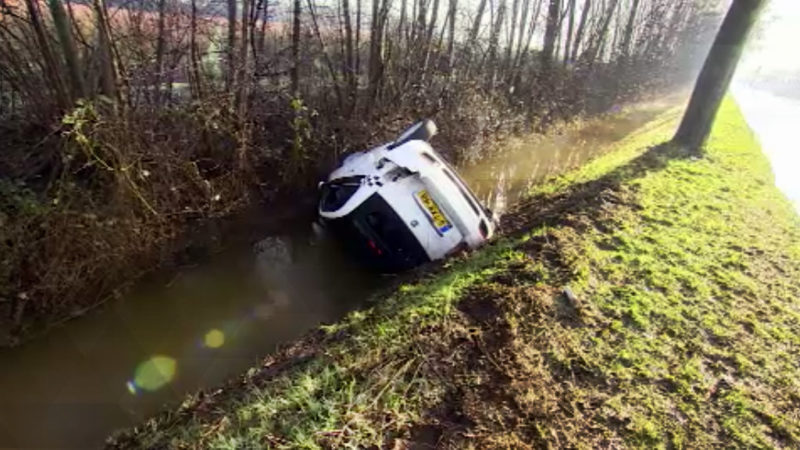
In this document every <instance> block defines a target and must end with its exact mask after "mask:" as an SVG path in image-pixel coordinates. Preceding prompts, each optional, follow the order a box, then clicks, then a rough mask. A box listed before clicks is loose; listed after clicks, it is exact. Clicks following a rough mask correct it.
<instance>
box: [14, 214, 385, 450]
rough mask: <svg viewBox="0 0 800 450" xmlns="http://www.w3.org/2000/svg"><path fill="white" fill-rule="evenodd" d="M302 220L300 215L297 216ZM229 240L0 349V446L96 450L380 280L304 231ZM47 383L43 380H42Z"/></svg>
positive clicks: (331, 315) (335, 312) (355, 299)
mask: <svg viewBox="0 0 800 450" xmlns="http://www.w3.org/2000/svg"><path fill="white" fill-rule="evenodd" d="M306 223H307V222H306ZM287 228H289V229H293V228H294V229H298V230H299V232H296V233H292V234H287V235H284V236H272V237H268V238H266V239H263V240H258V239H256V240H254V241H258V244H256V245H255V246H251V245H244V244H243V245H241V246H236V245H234V246H233V248H231V250H230V251H228V252H226V253H224V254H221V255H218V256H216V257H215V258H214V260H213V261H212V262H210V263H209V264H205V265H203V266H200V267H196V268H193V269H189V270H185V271H183V272H181V273H180V275H179V276H177V277H176V278H175V279H174V280H172V281H171V282H169V283H168V284H167V287H165V286H164V284H163V283H157V284H147V283H145V284H143V285H141V286H140V287H139V288H138V289H137V290H136V291H135V292H134V293H132V294H131V295H130V296H129V297H128V298H126V299H125V300H124V301H119V302H114V303H112V304H109V305H107V306H106V307H105V308H103V309H102V310H100V311H99V312H98V313H97V314H93V315H91V316H87V317H85V318H82V319H79V320H76V321H74V322H71V323H69V324H67V326H64V327H62V328H57V329H54V330H53V331H51V332H50V333H49V334H48V335H47V336H45V337H44V338H42V339H38V340H34V341H32V342H30V343H29V344H27V345H25V346H23V347H21V348H18V349H13V350H4V351H0V367H2V370H0V389H2V391H1V392H0V448H6V447H9V446H20V447H34V448H43V447H72V448H88V447H98V446H100V445H101V444H102V442H103V439H105V437H106V436H107V435H108V434H110V433H111V432H112V431H113V430H114V429H116V428H120V427H125V426H130V425H132V424H135V423H137V422H140V421H141V420H143V419H144V418H146V417H147V416H150V415H152V414H154V413H155V412H157V411H158V410H159V409H160V408H162V406H163V405H164V404H169V403H174V402H177V401H179V400H180V399H182V398H183V396H184V395H185V394H186V393H187V392H191V391H193V390H196V389H198V388H202V387H209V386H214V385H217V384H220V383H222V382H223V381H224V380H225V379H227V378H228V377H231V376H233V375H235V374H236V373H239V372H241V371H244V370H246V369H247V368H248V367H250V366H251V365H252V364H254V363H255V362H256V361H257V360H258V358H259V357H260V356H263V355H265V354H267V353H269V352H271V351H274V349H275V347H276V345H278V344H280V343H282V342H286V341H289V340H291V339H293V338H296V337H298V336H299V335H301V334H302V333H304V332H306V331H307V330H309V329H310V328H312V327H314V326H315V325H317V324H319V323H322V322H328V323H329V322H333V321H335V320H337V319H339V318H340V317H342V315H344V314H345V313H346V312H347V311H349V310H352V309H353V308H354V307H356V306H357V305H359V304H360V303H361V302H363V301H364V300H365V299H366V298H367V296H368V295H369V293H370V292H372V291H373V290H374V289H375V288H376V287H377V286H378V285H379V284H380V283H382V281H381V279H380V278H376V277H374V276H373V275H371V274H368V273H365V272H364V271H363V270H361V269H360V267H358V266H357V265H355V264H354V263H352V262H351V261H350V260H349V259H347V258H346V257H344V256H343V255H341V254H340V252H339V251H338V250H337V247H336V246H335V245H329V244H330V243H328V244H313V245H312V243H311V241H312V239H311V236H310V234H305V233H303V232H302V231H303V230H302V228H309V230H310V227H307V226H306V225H303V227H302V228H301V227H300V226H297V225H295V224H289V225H287ZM56 376H57V377H58V380H59V382H58V383H53V382H52V379H53V377H56Z"/></svg>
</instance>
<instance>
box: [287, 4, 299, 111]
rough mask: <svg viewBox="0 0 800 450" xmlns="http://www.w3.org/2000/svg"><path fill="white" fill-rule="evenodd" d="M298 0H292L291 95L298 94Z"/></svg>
mask: <svg viewBox="0 0 800 450" xmlns="http://www.w3.org/2000/svg"><path fill="white" fill-rule="evenodd" d="M300 6H301V5H300V0H294V19H293V20H292V71H291V75H290V76H291V79H292V95H293V96H294V97H298V96H300V12H301V11H300Z"/></svg>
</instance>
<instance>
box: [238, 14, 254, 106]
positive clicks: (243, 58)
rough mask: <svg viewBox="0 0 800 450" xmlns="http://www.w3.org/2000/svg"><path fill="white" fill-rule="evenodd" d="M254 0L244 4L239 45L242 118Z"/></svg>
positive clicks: (239, 93) (239, 103)
mask: <svg viewBox="0 0 800 450" xmlns="http://www.w3.org/2000/svg"><path fill="white" fill-rule="evenodd" d="M251 1H252V0H244V1H243V2H242V29H241V33H240V34H241V36H242V39H241V40H242V42H241V44H240V45H239V57H238V59H237V67H236V104H237V105H238V106H239V108H240V116H244V112H243V111H244V110H245V106H244V105H245V103H246V102H247V87H248V86H247V84H248V79H249V73H248V72H249V70H248V69H249V64H248V61H247V47H248V46H249V45H250V44H249V42H248V38H249V37H250V30H249V29H248V28H249V27H250V23H251V22H250V2H251Z"/></svg>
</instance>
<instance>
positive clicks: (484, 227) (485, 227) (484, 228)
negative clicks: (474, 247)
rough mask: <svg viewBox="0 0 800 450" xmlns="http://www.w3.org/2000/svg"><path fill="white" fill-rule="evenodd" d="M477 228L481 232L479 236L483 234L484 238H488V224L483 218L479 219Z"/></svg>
mask: <svg viewBox="0 0 800 450" xmlns="http://www.w3.org/2000/svg"><path fill="white" fill-rule="evenodd" d="M478 230H479V231H480V232H481V236H483V238H484V239H489V226H488V225H486V221H485V220H481V224H480V225H479V226H478Z"/></svg>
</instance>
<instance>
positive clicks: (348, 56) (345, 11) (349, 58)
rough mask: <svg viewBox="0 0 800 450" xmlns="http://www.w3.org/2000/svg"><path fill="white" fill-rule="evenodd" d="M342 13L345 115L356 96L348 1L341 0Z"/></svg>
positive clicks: (350, 111)
mask: <svg viewBox="0 0 800 450" xmlns="http://www.w3.org/2000/svg"><path fill="white" fill-rule="evenodd" d="M342 15H343V16H344V42H345V55H344V56H345V57H344V66H345V67H344V79H345V81H346V83H347V109H348V111H347V112H346V113H347V115H350V113H352V111H353V108H354V104H355V98H356V88H357V86H356V70H355V55H354V53H353V24H352V22H351V20H350V2H349V0H342Z"/></svg>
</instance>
